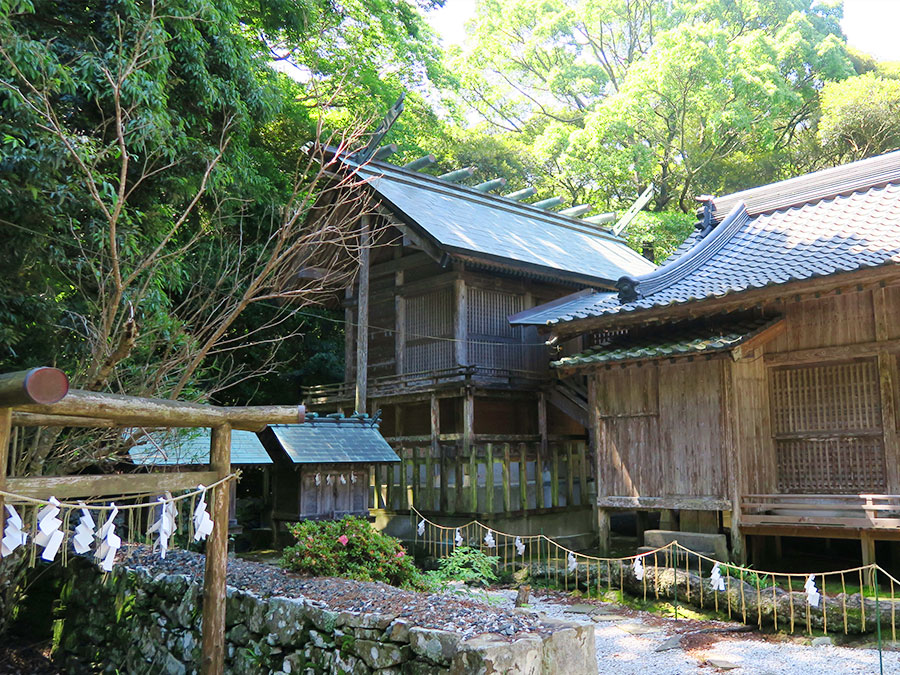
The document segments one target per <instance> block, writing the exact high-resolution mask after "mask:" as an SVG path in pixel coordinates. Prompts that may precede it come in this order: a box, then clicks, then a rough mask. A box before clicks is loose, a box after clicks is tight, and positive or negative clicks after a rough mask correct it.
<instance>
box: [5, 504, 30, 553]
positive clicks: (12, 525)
mask: <svg viewBox="0 0 900 675" xmlns="http://www.w3.org/2000/svg"><path fill="white" fill-rule="evenodd" d="M23 528H24V526H23V524H22V518H21V517H20V516H19V514H18V512H17V511H16V510H15V509H14V508H13V507H12V506H11V505H9V504H7V505H6V527H5V528H4V530H3V540H2V541H0V558H5V557H6V556H8V555H11V554H12V552H13V551H15V550H16V549H17V548H19V547H20V546H24V545H25V542H26V541H28V535H27V534H26V533H25V532H23V531H22V530H23Z"/></svg>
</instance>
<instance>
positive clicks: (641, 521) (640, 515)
mask: <svg viewBox="0 0 900 675" xmlns="http://www.w3.org/2000/svg"><path fill="white" fill-rule="evenodd" d="M648 515H649V514H648V513H647V512H646V511H636V512H635V514H634V529H635V535H636V536H637V540H638V545H639V546H643V545H644V532H646V531H647V530H648V529H649V528H648V527H647V516H648Z"/></svg>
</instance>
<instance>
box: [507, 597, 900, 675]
mask: <svg viewBox="0 0 900 675" xmlns="http://www.w3.org/2000/svg"><path fill="white" fill-rule="evenodd" d="M539 592H540V591H539ZM492 595H494V597H496V598H498V599H499V600H500V606H504V607H511V606H513V604H514V601H515V597H516V592H515V591H514V590H500V591H495V592H493V593H492ZM584 602H585V601H583V600H573V599H571V598H569V597H567V596H564V595H562V594H557V593H547V594H545V595H532V600H531V603H530V607H531V609H532V610H534V611H536V612H539V613H541V614H546V615H547V616H550V617H554V618H561V619H565V620H568V621H595V630H596V635H597V664H598V670H599V672H600V675H607V674H608V675H686V674H688V673H710V674H712V673H724V672H728V673H734V674H735V675H826V674H827V675H843V674H844V673H847V674H855V673H866V674H867V675H871V674H872V673H878V651H877V650H876V649H861V648H851V647H837V646H819V647H813V646H810V645H809V644H804V643H808V640H803V639H802V638H799V637H798V638H790V639H788V638H779V637H777V636H769V635H762V634H759V633H746V632H735V633H721V632H716V633H713V632H698V631H712V630H718V631H722V630H737V629H740V624H734V623H727V622H718V621H693V620H681V621H677V622H676V621H674V620H672V619H665V618H662V617H659V616H657V615H654V614H649V613H646V612H638V611H634V610H630V609H626V608H622V607H620V606H618V605H613V604H610V603H602V602H596V601H591V603H590V604H591V605H595V606H596V608H597V610H598V611H599V612H600V613H595V614H585V613H584V612H586V611H587V606H586V605H585V604H583V603H584ZM575 603H581V604H575ZM573 610H574V611H573ZM679 636H680V639H679ZM660 647H663V648H664V650H663V651H657V649H659V648H660ZM716 664H719V665H722V666H726V665H727V666H730V667H717V665H716ZM884 672H885V673H900V652H897V651H885V652H884Z"/></svg>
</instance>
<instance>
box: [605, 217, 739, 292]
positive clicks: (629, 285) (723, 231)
mask: <svg viewBox="0 0 900 675" xmlns="http://www.w3.org/2000/svg"><path fill="white" fill-rule="evenodd" d="M749 221H750V214H748V213H747V209H746V207H745V205H744V202H742V201H739V202H738V203H737V204H735V205H734V207H733V208H732V209H731V211H730V212H729V213H728V215H727V216H726V217H725V219H724V220H723V221H722V222H721V223H720V224H719V225H718V226H716V227H715V228H714V229H713V231H712V232H710V233H709V234H708V235H706V236H705V237H704V238H703V239H701V240H700V241H699V242H697V243H696V244H695V245H694V246H693V248H690V249H688V250H687V251H685V252H684V253H683V254H682V255H680V256H678V258H676V259H675V260H673V261H672V262H671V263H670V264H667V265H663V266H662V267H660V268H658V269H656V270H654V271H653V272H650V273H649V274H645V275H642V276H639V277H637V278H635V277H628V276H625V277H622V278H620V279H619V280H618V281H617V282H616V288H618V289H619V301H620V302H623V303H628V302H634V301H635V300H637V299H638V298H645V297H647V296H648V295H653V294H654V293H658V292H659V291H661V290H663V289H665V288H668V287H669V286H671V285H672V284H675V283H677V282H679V281H681V280H682V279H684V278H685V277H686V276H687V275H688V274H690V273H692V272H694V271H696V270H697V269H699V268H700V267H702V266H703V265H704V264H705V263H707V262H708V261H709V260H710V259H711V258H712V257H713V256H714V255H715V254H716V253H718V252H719V251H720V250H722V248H723V247H724V246H725V244H726V243H728V241H729V240H730V239H731V237H732V236H734V234H735V233H736V232H737V231H738V230H740V229H741V228H742V227H743V226H744V225H746V224H747V223H748V222H749Z"/></svg>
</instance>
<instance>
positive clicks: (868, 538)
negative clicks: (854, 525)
mask: <svg viewBox="0 0 900 675" xmlns="http://www.w3.org/2000/svg"><path fill="white" fill-rule="evenodd" d="M859 543H860V545H861V547H862V564H863V565H874V564H875V539H873V538H872V535H871V534H870V533H868V532H862V533H861V534H860V541H859Z"/></svg>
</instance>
